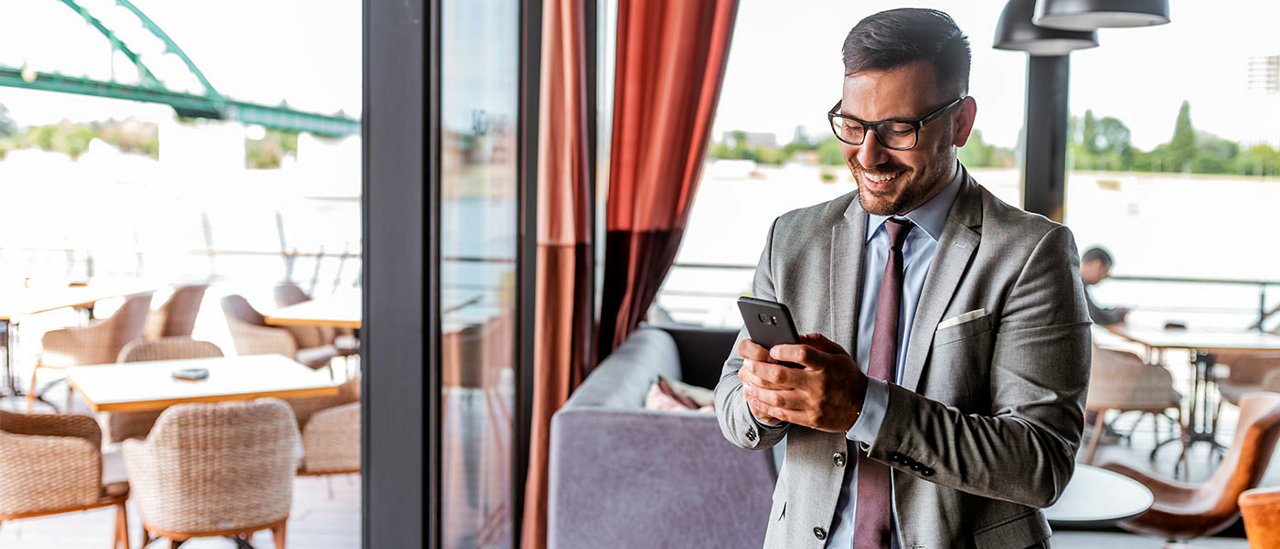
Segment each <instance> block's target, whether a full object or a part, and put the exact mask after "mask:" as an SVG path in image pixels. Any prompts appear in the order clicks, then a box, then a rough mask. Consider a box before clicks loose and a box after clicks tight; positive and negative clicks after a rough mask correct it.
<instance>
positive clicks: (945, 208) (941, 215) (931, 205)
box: [867, 162, 964, 242]
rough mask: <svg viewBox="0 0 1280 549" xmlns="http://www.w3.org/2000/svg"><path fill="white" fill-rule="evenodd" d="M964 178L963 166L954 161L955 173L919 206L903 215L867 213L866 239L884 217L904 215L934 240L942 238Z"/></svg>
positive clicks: (876, 228) (873, 234)
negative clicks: (945, 184)
mask: <svg viewBox="0 0 1280 549" xmlns="http://www.w3.org/2000/svg"><path fill="white" fill-rule="evenodd" d="M963 179H964V166H961V165H960V163H959V162H957V163H956V175H955V177H953V178H951V182H950V183H948V184H947V186H946V188H944V189H942V192H940V193H938V194H937V195H935V196H934V197H933V198H930V199H929V201H928V202H925V203H924V204H921V205H920V207H918V208H916V209H914V210H911V211H910V212H907V213H906V214H905V215H900V216H889V215H876V214H873V213H870V212H868V213H867V241H868V242H870V241H871V237H872V236H875V234H876V230H878V229H879V228H880V226H881V225H884V222H885V220H886V219H889V218H890V217H899V218H901V217H905V218H907V219H908V220H910V221H911V222H912V223H914V224H915V225H916V226H918V227H920V228H921V229H923V230H924V232H925V234H927V235H929V238H932V239H933V241H934V242H937V241H939V240H942V230H943V229H944V228H946V226H947V215H948V214H950V213H951V204H952V203H953V202H955V200H956V195H957V194H960V182H961V181H962V180H963Z"/></svg>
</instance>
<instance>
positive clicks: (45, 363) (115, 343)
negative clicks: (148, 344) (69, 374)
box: [27, 292, 151, 412]
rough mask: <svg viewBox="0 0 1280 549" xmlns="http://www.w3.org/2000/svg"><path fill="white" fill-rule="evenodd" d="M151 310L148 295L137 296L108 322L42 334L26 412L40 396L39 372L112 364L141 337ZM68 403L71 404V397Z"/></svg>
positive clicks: (129, 300)
mask: <svg viewBox="0 0 1280 549" xmlns="http://www.w3.org/2000/svg"><path fill="white" fill-rule="evenodd" d="M150 309H151V292H146V293H141V294H136V295H133V296H130V297H129V298H128V299H125V302H124V305H121V306H120V310H118V311H116V314H114V315H112V316H111V318H108V319H106V320H103V321H100V322H95V323H93V324H90V325H88V326H83V327H72V328H63V329H60V330H53V331H51V332H47V333H45V334H44V338H43V339H42V340H41V342H42V344H43V346H44V350H43V351H42V352H41V353H40V359H39V360H38V361H37V362H36V365H35V367H34V368H32V369H31V390H30V391H28V392H27V411H28V412H30V411H31V408H32V405H33V404H35V399H36V396H37V395H38V394H39V393H40V391H39V390H37V386H36V376H37V374H39V372H40V370H41V369H43V368H63V367H67V366H76V365H81V364H105V363H110V362H115V360H116V356H117V355H119V354H120V350H121V349H123V348H124V346H125V345H127V344H128V343H129V342H130V341H133V340H135V339H138V338H140V337H142V329H143V326H145V325H146V322H147V313H148V312H149V311H150ZM67 400H68V404H70V400H71V398H70V393H68V399H67Z"/></svg>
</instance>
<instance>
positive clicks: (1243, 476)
mask: <svg viewBox="0 0 1280 549" xmlns="http://www.w3.org/2000/svg"><path fill="white" fill-rule="evenodd" d="M1278 438H1280V394H1275V393H1253V394H1249V395H1246V396H1245V397H1244V398H1243V399H1241V401H1240V422H1239V423H1238V424H1237V425H1236V435H1235V439H1233V440H1232V441H1231V448H1230V450H1228V451H1227V455H1226V457H1224V458H1223V459H1222V463H1221V464H1219V465H1218V469H1217V470H1215V471H1214V472H1213V475H1212V476H1211V477H1209V480H1207V481H1205V482H1204V483H1202V484H1186V483H1183V482H1176V481H1171V480H1165V479H1162V478H1157V477H1154V476H1152V475H1151V474H1150V473H1147V472H1145V471H1140V470H1137V469H1134V468H1132V467H1129V466H1126V465H1122V464H1119V463H1104V464H1102V467H1104V468H1106V469H1110V470H1112V471H1115V472H1117V473H1120V474H1122V475H1125V476H1127V477H1129V478H1132V479H1134V480H1137V481H1138V482H1141V483H1142V484H1143V485H1145V486H1146V487H1147V488H1149V489H1151V493H1152V494H1153V495H1154V496H1155V503H1154V504H1153V505H1152V506H1151V509H1150V510H1148V511H1147V512H1146V513H1143V514H1141V515H1139V516H1138V517H1137V518H1134V519H1130V520H1127V521H1125V522H1122V523H1120V527H1121V528H1124V529H1125V530H1129V531H1131V532H1137V533H1142V534H1150V535H1154V536H1159V537H1161V538H1163V539H1166V540H1170V541H1186V540H1190V539H1194V538H1198V537H1203V536H1211V535H1213V534H1215V533H1217V532H1219V531H1221V530H1222V529H1223V528H1226V527H1227V526H1230V525H1231V523H1233V522H1235V521H1236V518H1238V517H1239V516H1240V507H1239V503H1238V501H1239V498H1240V494H1242V493H1243V492H1244V491H1245V490H1248V489H1250V488H1254V487H1256V486H1258V483H1259V481H1261V480H1262V475H1263V474H1264V473H1265V472H1266V470H1267V465H1268V464H1269V463H1270V462H1271V456H1272V454H1273V453H1274V451H1275V447H1276V440H1277V439H1278ZM1246 527H1247V525H1246Z"/></svg>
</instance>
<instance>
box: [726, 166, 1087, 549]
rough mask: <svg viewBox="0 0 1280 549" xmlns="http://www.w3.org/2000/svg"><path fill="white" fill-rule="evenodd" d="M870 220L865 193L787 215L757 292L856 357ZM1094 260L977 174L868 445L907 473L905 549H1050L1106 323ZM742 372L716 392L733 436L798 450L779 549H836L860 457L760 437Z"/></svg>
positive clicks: (767, 253) (821, 436)
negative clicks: (1084, 269)
mask: <svg viewBox="0 0 1280 549" xmlns="http://www.w3.org/2000/svg"><path fill="white" fill-rule="evenodd" d="M866 216H867V214H866V212H864V211H863V210H862V208H861V206H860V205H859V204H858V201H857V200H856V196H855V193H850V194H848V195H845V196H842V197H840V198H837V199H835V200H832V201H830V202H826V203H823V204H819V205H816V206H812V207H809V208H805V209H801V210H796V211H793V212H790V213H787V214H785V215H783V216H782V217H779V218H778V219H777V220H775V221H774V224H773V228H772V229H771V230H770V234H769V240H768V242H767V243H766V245H765V249H764V253H763V254H762V255H761V257H760V263H759V266H758V267H757V268H756V274H755V295H756V296H757V297H761V298H764V299H772V300H777V301H780V302H782V303H785V304H787V305H788V306H789V307H790V309H791V311H792V314H793V315H794V316H795V320H796V323H797V325H798V326H797V327H798V328H799V330H800V331H801V333H806V332H820V333H822V334H824V335H826V336H827V337H829V338H831V339H832V340H833V341H835V342H837V343H840V344H841V345H843V346H844V347H845V348H846V349H848V350H850V351H851V352H852V351H853V350H854V348H855V347H854V345H855V344H856V343H858V342H856V341H854V340H855V338H856V335H857V328H856V324H857V311H858V303H857V301H858V299H859V294H860V293H861V292H860V291H859V289H860V288H861V287H862V284H861V276H862V273H863V267H862V265H860V263H861V262H862V256H863V254H862V248H863V245H864V243H865V241H866V238H865V232H866V225H867V223H866ZM1078 262H1079V259H1078V256H1077V254H1076V248H1075V242H1074V239H1073V238H1072V236H1071V232H1070V231H1069V230H1068V229H1067V228H1066V227H1063V226H1061V225H1058V224H1056V223H1054V222H1052V221H1049V220H1047V219H1045V218H1044V217H1041V216H1039V215H1034V214H1029V213H1027V212H1024V211H1022V210H1020V209H1018V208H1014V207H1012V206H1009V205H1008V204H1005V203H1003V202H1001V201H1000V200H999V199H997V198H995V197H994V196H992V195H991V193H989V192H988V191H987V190H986V189H984V188H982V187H981V186H979V185H978V184H977V183H976V182H974V181H973V179H972V178H970V177H968V175H967V174H966V176H965V181H964V184H963V186H962V188H961V190H960V193H959V194H958V195H957V197H956V200H955V202H954V204H953V206H952V208H951V213H950V215H949V216H948V217H947V224H946V228H945V229H944V231H943V235H942V239H941V241H940V242H939V244H938V250H937V255H935V256H934V259H933V263H932V264H931V266H930V267H929V272H928V274H927V277H926V279H925V284H924V288H923V290H922V295H921V298H920V305H919V307H918V309H917V310H916V312H915V315H916V316H915V323H914V326H913V328H912V331H911V340H910V343H909V345H908V348H907V350H906V353H907V354H906V366H905V370H906V371H905V372H904V373H903V383H902V385H901V386H899V385H895V384H892V383H890V384H889V401H888V408H887V410H886V411H885V417H884V422H883V424H882V425H881V428H880V431H879V433H878V434H877V436H876V439H875V441H874V443H873V444H871V445H870V446H869V447H866V446H865V445H864V449H865V450H866V451H867V452H868V454H869V456H870V457H871V459H875V460H877V461H881V462H884V463H885V464H887V465H888V466H889V467H891V468H892V469H893V472H892V474H893V489H894V504H895V509H896V511H897V521H898V522H897V525H898V540H899V541H900V542H901V547H903V549H916V548H931V549H932V548H949V547H977V548H985V547H991V548H1001V549H1004V548H1009V547H1015V548H1020V547H1029V546H1034V545H1038V544H1041V543H1045V542H1046V540H1047V539H1048V538H1049V536H1050V534H1051V532H1050V530H1049V524H1048V522H1047V521H1046V520H1045V518H1044V515H1043V513H1041V512H1040V508H1042V507H1045V506H1048V505H1050V504H1052V503H1053V502H1054V501H1056V500H1057V499H1058V497H1059V496H1060V495H1061V494H1062V489H1063V487H1064V486H1066V484H1067V480H1069V479H1070V478H1071V474H1072V472H1073V470H1074V465H1075V462H1074V457H1075V453H1076V449H1077V448H1078V447H1079V444H1080V435H1081V432H1082V430H1083V428H1084V423H1083V410H1084V400H1085V390H1086V387H1087V385H1088V379H1089V359H1090V352H1089V346H1090V341H1089V325H1090V322H1089V315H1088V312H1087V309H1086V306H1085V300H1084V294H1083V291H1082V288H1081V285H1080V279H1079V266H1078ZM745 337H747V336H746V332H745V331H744V332H743V333H742V334H740V335H739V339H742V338H745ZM863 344H866V345H869V344H870V342H863ZM741 364H742V358H741V357H740V356H738V355H737V353H736V351H735V352H734V354H733V355H732V356H730V357H729V360H728V361H727V362H726V363H725V366H724V371H723V373H722V375H721V378H720V382H719V384H718V385H717V387H716V414H717V416H718V417H719V421H720V429H721V431H722V432H723V433H724V436H725V437H726V438H728V439H729V441H730V442H732V443H734V444H736V445H738V446H741V447H743V448H747V449H752V450H762V449H766V448H769V447H771V446H773V445H774V444H776V443H778V442H779V441H780V440H782V439H783V437H786V439H787V446H786V459H785V460H784V462H783V466H782V473H781V475H780V477H779V479H778V484H777V486H776V488H775V489H774V493H773V508H772V511H771V515H770V519H769V520H770V523H769V531H768V535H767V536H766V538H765V546H766V547H771V548H772V547H776V548H798V547H822V546H823V545H824V544H825V543H826V541H825V540H826V536H827V534H828V533H829V530H830V527H831V522H832V518H833V516H834V515H835V512H836V501H837V499H838V498H839V495H840V488H841V483H842V482H843V477H844V467H843V465H844V464H845V462H846V461H849V462H852V461H851V460H852V459H853V457H852V456H845V455H844V454H846V453H847V452H848V446H847V444H846V439H845V436H844V434H843V433H824V432H820V431H815V430H813V429H809V428H805V427H800V426H795V425H784V426H781V427H778V428H772V429H761V428H759V427H757V424H756V422H755V421H754V420H753V419H752V416H751V411H750V410H749V409H748V407H747V404H746V401H745V400H744V399H743V397H742V384H741V382H740V381H739V380H738V376H737V371H738V368H739V367H740V366H741ZM865 369H866V367H865V365H863V370H864V371H865Z"/></svg>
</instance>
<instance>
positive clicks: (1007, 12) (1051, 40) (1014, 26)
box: [994, 0, 1098, 56]
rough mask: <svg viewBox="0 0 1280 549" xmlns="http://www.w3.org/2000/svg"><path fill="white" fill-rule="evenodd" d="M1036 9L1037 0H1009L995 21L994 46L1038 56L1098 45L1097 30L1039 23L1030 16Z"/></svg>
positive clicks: (1061, 53)
mask: <svg viewBox="0 0 1280 549" xmlns="http://www.w3.org/2000/svg"><path fill="white" fill-rule="evenodd" d="M1035 11H1036V0H1009V3H1007V4H1005V6H1004V11H1002V12H1000V22H999V23H997V24H996V40H995V45H994V47H995V48H996V49H998V50H1014V51H1025V52H1027V53H1029V54H1031V55H1041V56H1054V55H1066V54H1068V53H1070V52H1071V51H1072V50H1082V49H1086V48H1096V47H1098V33H1097V31H1094V30H1092V29H1090V30H1087V31H1074V30H1062V29H1051V28H1046V27H1041V26H1038V25H1036V24H1035V23H1033V22H1032V20H1031V19H1032V16H1033V15H1035Z"/></svg>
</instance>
